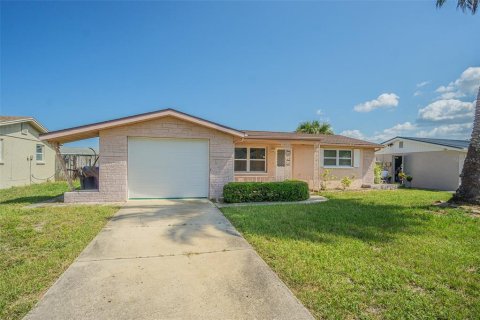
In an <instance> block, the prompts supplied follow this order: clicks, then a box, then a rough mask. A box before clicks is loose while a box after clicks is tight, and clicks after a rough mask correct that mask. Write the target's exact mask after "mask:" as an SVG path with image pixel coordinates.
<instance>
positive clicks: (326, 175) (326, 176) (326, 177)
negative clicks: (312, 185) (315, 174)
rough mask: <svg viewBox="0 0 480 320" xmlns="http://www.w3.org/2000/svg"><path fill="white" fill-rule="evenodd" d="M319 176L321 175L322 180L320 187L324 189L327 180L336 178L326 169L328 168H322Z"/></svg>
mask: <svg viewBox="0 0 480 320" xmlns="http://www.w3.org/2000/svg"><path fill="white" fill-rule="evenodd" d="M321 176H322V182H321V185H320V189H322V190H324V191H326V190H327V187H328V181H330V180H335V179H336V178H337V177H335V176H334V175H333V174H330V170H328V169H325V170H323V173H322V175H321Z"/></svg>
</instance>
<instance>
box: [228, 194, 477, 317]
mask: <svg viewBox="0 0 480 320" xmlns="http://www.w3.org/2000/svg"><path fill="white" fill-rule="evenodd" d="M322 195H323V196H325V197H327V198H328V199H329V200H328V201H327V202H323V203H319V204H309V205H300V204H295V205H282V206H247V207H229V208H222V211H223V213H224V214H225V215H226V216H227V218H228V219H229V220H230V221H231V222H232V223H233V224H234V226H235V227H236V228H237V229H238V230H239V231H240V232H241V233H242V234H243V235H244V236H245V238H246V239H247V240H248V242H249V243H250V244H251V245H252V246H253V247H254V248H255V250H256V251H257V252H258V253H259V254H260V256H261V257H262V258H263V259H264V260H265V261H266V262H267V263H268V265H269V266H270V267H271V268H272V269H273V270H274V271H275V272H276V273H277V274H278V275H279V276H280V278H281V279H282V280H283V281H284V282H285V284H287V285H288V286H289V287H290V289H291V290H292V291H293V292H294V293H295V295H296V296H297V297H298V298H299V300H301V302H302V303H303V304H304V305H305V306H306V307H307V308H308V309H309V310H310V311H311V312H312V314H313V316H314V317H315V318H317V319H478V315H479V314H480V255H479V252H480V247H479V244H480V219H479V218H475V217H474V216H473V215H472V214H469V213H467V212H466V211H464V210H462V209H459V208H449V207H446V208H441V207H438V206H435V205H433V203H434V202H436V201H447V200H449V199H450V198H451V196H452V195H451V194H449V193H448V192H438V191H425V190H413V189H399V190H395V191H391V190H385V191H384V190H378V191H377V190H372V191H368V192H367V191H350V192H326V193H322Z"/></svg>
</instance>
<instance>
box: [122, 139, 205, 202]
mask: <svg viewBox="0 0 480 320" xmlns="http://www.w3.org/2000/svg"><path fill="white" fill-rule="evenodd" d="M208 176H209V164H208V141H207V140H193V139H192V140H190V139H157V138H129V140H128V191H129V197H130V198H186V197H207V196H208V180H209V177H208Z"/></svg>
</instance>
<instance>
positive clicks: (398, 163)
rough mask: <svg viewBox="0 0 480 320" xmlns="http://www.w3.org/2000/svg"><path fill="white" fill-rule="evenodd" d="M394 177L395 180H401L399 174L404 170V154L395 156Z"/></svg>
mask: <svg viewBox="0 0 480 320" xmlns="http://www.w3.org/2000/svg"><path fill="white" fill-rule="evenodd" d="M393 159H394V160H393V177H394V182H400V178H399V177H398V174H399V173H400V172H403V156H394V158H393Z"/></svg>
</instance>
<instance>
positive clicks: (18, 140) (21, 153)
mask: <svg viewBox="0 0 480 320" xmlns="http://www.w3.org/2000/svg"><path fill="white" fill-rule="evenodd" d="M46 132H47V129H45V128H44V127H43V126H42V125H41V124H40V123H39V122H38V121H36V120H35V119H34V118H31V117H14V116H0V188H8V187H12V186H21V185H27V184H31V183H40V182H45V181H47V180H54V178H55V177H54V176H55V151H54V150H53V149H52V148H51V146H50V145H49V144H48V143H46V142H44V141H40V140H39V139H38V136H39V135H40V134H41V133H46Z"/></svg>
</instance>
